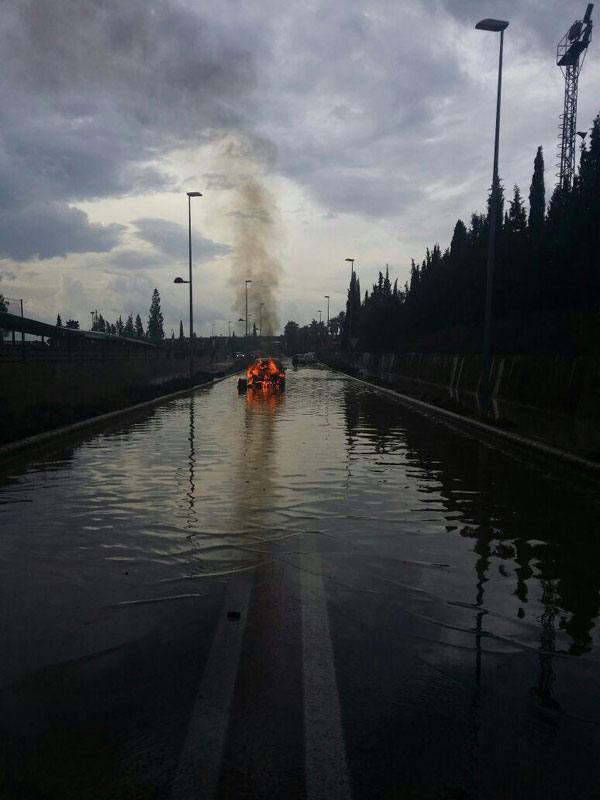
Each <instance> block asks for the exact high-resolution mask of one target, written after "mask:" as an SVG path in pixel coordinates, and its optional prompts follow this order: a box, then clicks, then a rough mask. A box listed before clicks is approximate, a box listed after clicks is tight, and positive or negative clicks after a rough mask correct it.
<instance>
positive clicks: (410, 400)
mask: <svg viewBox="0 0 600 800" xmlns="http://www.w3.org/2000/svg"><path fill="white" fill-rule="evenodd" d="M330 369H331V367H330ZM335 371H336V372H340V373H341V374H342V375H345V376H346V377H347V378H349V379H350V380H351V381H356V382H357V383H362V384H364V385H365V386H368V387H369V388H371V389H376V390H377V391H378V392H383V393H384V394H387V395H389V396H390V397H393V398H394V399H395V400H397V401H398V402H400V403H404V404H405V405H408V406H412V407H414V408H415V409H416V410H418V411H420V412H421V413H424V414H434V415H436V416H438V417H443V418H445V420H446V421H447V422H448V423H452V424H453V427H458V428H460V427H462V428H472V429H475V430H478V431H480V432H482V433H485V434H487V435H488V436H490V437H492V438H496V439H503V440H505V441H507V442H510V443H511V444H513V445H517V446H518V447H521V448H526V449H529V450H535V451H536V452H537V453H539V454H540V455H543V456H546V457H549V458H552V459H555V460H558V461H563V462H566V463H567V464H569V465H570V466H573V467H576V468H577V469H579V470H585V471H588V472H592V473H595V475H600V463H597V462H595V461H590V460H589V459H587V458H583V457H582V456H577V455H575V454H574V453H570V452H569V451H568V450H562V449H560V448H559V447H553V446H552V445H549V444H544V443H543V442H539V441H537V440H536V439H529V438H528V437H527V436H521V434H518V433H511V432H510V431H505V430H502V429H501V428H496V427H494V426H493V425H489V424H488V423H487V422H481V421H480V420H478V419H472V418H471V417H463V416H462V415H461V414H457V413H456V412H455V411H449V410H448V409H445V408H440V406H436V405H433V404H432V403H426V402H425V401H424V400H417V398H415V397H410V395H407V394H402V393H401V392H397V391H395V390H394V389H388V388H387V387H385V386H379V385H378V384H376V383H371V382H370V381H366V380H363V379H362V378H355V377H354V376H353V375H348V374H347V373H346V372H343V371H342V370H335Z"/></svg>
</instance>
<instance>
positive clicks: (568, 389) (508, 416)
mask: <svg viewBox="0 0 600 800" xmlns="http://www.w3.org/2000/svg"><path fill="white" fill-rule="evenodd" d="M321 357H322V359H323V361H324V362H325V363H327V364H329V365H330V366H331V367H333V368H336V369H339V370H341V371H344V372H347V373H348V374H350V375H354V376H356V377H360V378H364V379H365V380H370V381H373V382H375V383H378V384H380V385H382V386H386V387H388V388H392V389H395V390H396V391H398V392H401V393H402V394H406V395H408V396H409V397H414V398H416V399H419V400H424V401H426V402H428V403H432V404H434V405H437V406H439V407H441V408H445V409H447V410H450V411H453V412H455V413H458V414H461V415H464V416H465V417H472V418H477V419H481V420H484V421H485V422H486V423H488V424H491V425H494V426H496V427H498V428H501V429H504V430H507V431H512V432H514V433H517V434H520V435H522V436H526V437H529V438H532V439H536V440H538V441H540V442H543V443H546V444H549V445H551V446H554V447H558V448H561V449H564V450H566V451H568V452H572V453H574V454H576V455H579V456H581V457H583V458H586V459H590V460H593V461H598V460H600V359H598V358H595V357H593V356H580V357H550V356H521V355H508V356H496V358H495V359H494V362H493V367H492V380H491V385H492V401H491V404H490V408H489V410H488V411H487V412H484V410H483V409H482V407H481V404H480V398H479V394H478V392H479V388H480V380H481V357H480V356H478V355H445V354H426V353H399V354H394V353H385V354H371V353H357V354H347V353H324V354H322V355H321Z"/></svg>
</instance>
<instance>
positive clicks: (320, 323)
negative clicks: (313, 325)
mask: <svg viewBox="0 0 600 800" xmlns="http://www.w3.org/2000/svg"><path fill="white" fill-rule="evenodd" d="M322 313H323V312H322V311H321V309H319V328H320V327H321V325H322V324H323V323H322V321H321V314H322Z"/></svg>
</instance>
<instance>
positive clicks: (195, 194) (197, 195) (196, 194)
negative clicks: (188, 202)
mask: <svg viewBox="0 0 600 800" xmlns="http://www.w3.org/2000/svg"><path fill="white" fill-rule="evenodd" d="M187 196H188V197H202V194H201V192H188V193H187Z"/></svg>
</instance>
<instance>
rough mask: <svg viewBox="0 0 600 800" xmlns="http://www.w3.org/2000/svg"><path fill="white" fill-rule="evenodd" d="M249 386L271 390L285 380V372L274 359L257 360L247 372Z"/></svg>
mask: <svg viewBox="0 0 600 800" xmlns="http://www.w3.org/2000/svg"><path fill="white" fill-rule="evenodd" d="M246 378H247V379H248V386H249V387H254V388H258V387H260V388H262V389H266V388H270V387H273V386H279V385H280V384H281V383H282V382H283V381H284V380H285V370H284V369H283V367H282V365H281V364H280V363H278V362H277V361H275V359H274V358H257V359H256V361H254V363H252V364H250V366H249V367H248V369H247V370H246Z"/></svg>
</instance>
